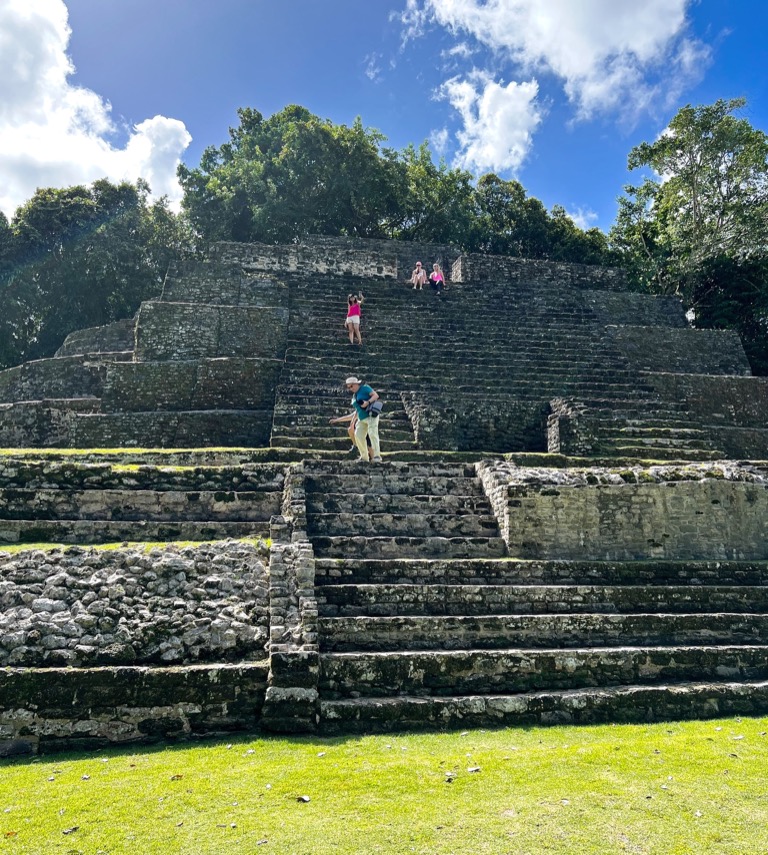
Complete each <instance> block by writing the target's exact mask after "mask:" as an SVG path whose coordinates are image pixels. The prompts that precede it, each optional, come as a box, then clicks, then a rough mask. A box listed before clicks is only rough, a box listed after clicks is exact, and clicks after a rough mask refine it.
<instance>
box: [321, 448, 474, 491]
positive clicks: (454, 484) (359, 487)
mask: <svg viewBox="0 0 768 855" xmlns="http://www.w3.org/2000/svg"><path fill="white" fill-rule="evenodd" d="M347 441H349V440H347ZM361 476H362V477H361ZM307 493H308V494H312V493H317V494H320V495H325V494H327V493H347V494H349V493H355V494H359V495H367V496H374V495H388V494H403V495H408V496H419V495H425V494H427V493H429V494H430V495H433V496H446V495H449V496H450V495H453V496H457V495H458V496H481V495H483V491H482V487H481V485H480V482H479V481H478V480H477V479H476V478H475V477H471V478H459V477H453V476H451V475H450V474H445V475H441V474H440V472H439V471H436V472H435V473H434V474H433V475H419V474H417V473H416V471H414V474H413V475H410V474H408V473H407V472H404V471H403V470H401V469H400V470H395V471H392V470H391V468H390V465H388V466H386V467H382V468H381V469H377V470H375V471H374V472H371V473H368V472H366V471H365V470H363V472H347V473H341V472H340V473H339V474H333V475H331V474H310V475H309V476H308V477H307Z"/></svg>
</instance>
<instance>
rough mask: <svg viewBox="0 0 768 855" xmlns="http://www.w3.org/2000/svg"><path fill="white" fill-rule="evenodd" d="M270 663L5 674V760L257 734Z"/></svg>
mask: <svg viewBox="0 0 768 855" xmlns="http://www.w3.org/2000/svg"><path fill="white" fill-rule="evenodd" d="M267 669H268V665H267V663H266V662H253V663H245V664H238V665H193V666H185V667H184V666H181V667H171V668H151V667H114V668H86V669H71V668H36V669H21V668H10V669H4V670H0V698H1V699H2V700H0V757H4V756H11V755H14V754H20V753H37V752H44V751H55V750H89V749H93V748H97V747H104V746H107V745H120V744H130V743H136V742H139V743H141V742H152V741H157V740H159V739H188V738H191V737H195V736H213V735H217V734H224V733H231V732H236V731H244V732H252V731H254V730H255V729H256V727H257V722H258V719H259V716H260V713H261V709H262V706H263V703H264V695H265V692H266V682H267Z"/></svg>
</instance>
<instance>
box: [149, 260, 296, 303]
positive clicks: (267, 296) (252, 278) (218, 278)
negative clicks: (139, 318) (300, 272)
mask: <svg viewBox="0 0 768 855" xmlns="http://www.w3.org/2000/svg"><path fill="white" fill-rule="evenodd" d="M161 300H162V301H163V302H166V303H205V304H207V305H211V306H287V305H288V287H287V286H286V285H285V283H283V282H280V281H279V280H277V279H275V278H274V277H268V276H258V275H254V274H248V273H244V272H243V270H242V268H241V267H240V266H238V265H224V264H215V263H211V262H203V261H179V262H176V263H174V264H172V265H171V266H170V268H169V269H168V275H167V276H166V278H165V284H164V286H163V294H162V297H161Z"/></svg>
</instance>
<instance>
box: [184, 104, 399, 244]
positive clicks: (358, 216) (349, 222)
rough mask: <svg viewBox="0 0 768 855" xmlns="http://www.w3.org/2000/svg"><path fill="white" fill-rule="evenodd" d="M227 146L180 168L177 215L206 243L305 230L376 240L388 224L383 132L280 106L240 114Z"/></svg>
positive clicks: (392, 180)
mask: <svg viewBox="0 0 768 855" xmlns="http://www.w3.org/2000/svg"><path fill="white" fill-rule="evenodd" d="M238 117H239V119H240V123H239V125H238V127H236V128H230V131H229V136H230V140H229V142H227V143H225V144H224V145H222V146H221V147H220V148H218V149H217V148H215V147H211V148H208V149H206V151H205V152H204V153H203V157H202V159H201V162H200V166H199V167H198V168H197V169H189V168H188V167H186V166H184V165H181V166H180V167H179V180H180V181H181V184H182V186H183V188H184V191H185V194H184V202H183V205H184V209H185V210H186V212H187V213H188V215H189V218H190V220H191V222H192V223H193V225H194V226H195V228H196V229H197V231H198V232H199V233H200V234H201V235H202V236H203V238H205V239H207V240H220V239H225V240H238V241H249V240H252V241H263V242H278V241H290V240H292V239H294V238H297V237H300V236H301V235H305V234H346V235H356V236H366V237H383V236H386V234H387V233H388V231H389V230H390V228H391V226H392V223H393V222H394V221H396V220H397V210H398V209H397V199H398V190H399V189H400V188H401V185H402V175H401V171H400V169H399V167H398V162H397V158H396V156H395V155H394V153H392V152H390V151H388V150H386V149H384V148H382V143H383V140H384V138H383V136H382V135H381V134H380V133H379V132H378V131H376V130H372V129H369V128H364V127H363V124H362V122H361V120H360V119H359V118H358V119H356V120H355V122H354V123H353V125H352V127H347V126H345V125H334V124H333V123H332V122H330V121H327V120H322V119H319V118H318V117H317V116H314V115H312V113H310V112H309V111H308V110H306V109H305V108H304V107H299V106H295V105H292V106H289V107H286V108H285V109H284V110H281V111H280V112H279V113H276V114H275V115H274V116H271V117H270V118H269V119H264V118H263V116H262V115H261V113H259V112H258V111H256V110H252V109H249V108H246V109H240V110H238Z"/></svg>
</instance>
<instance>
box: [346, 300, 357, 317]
mask: <svg viewBox="0 0 768 855" xmlns="http://www.w3.org/2000/svg"><path fill="white" fill-rule="evenodd" d="M355 316H357V317H358V318H359V317H360V303H352V305H351V306H350V307H349V311H348V312H347V317H348V318H354V317H355Z"/></svg>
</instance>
